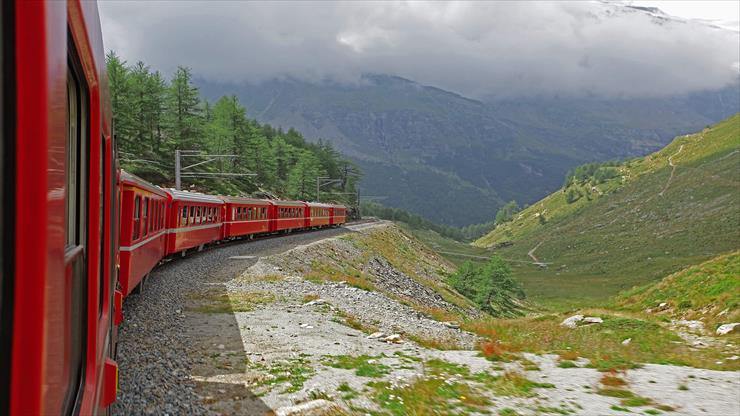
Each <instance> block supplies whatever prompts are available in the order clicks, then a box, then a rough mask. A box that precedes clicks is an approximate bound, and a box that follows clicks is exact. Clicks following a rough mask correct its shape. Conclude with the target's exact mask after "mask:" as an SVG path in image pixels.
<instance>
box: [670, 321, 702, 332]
mask: <svg viewBox="0 0 740 416" xmlns="http://www.w3.org/2000/svg"><path fill="white" fill-rule="evenodd" d="M673 324H674V325H678V326H685V327H686V328H688V329H690V330H692V331H702V330H703V329H704V322H702V321H687V320H684V319H681V320H678V321H673Z"/></svg>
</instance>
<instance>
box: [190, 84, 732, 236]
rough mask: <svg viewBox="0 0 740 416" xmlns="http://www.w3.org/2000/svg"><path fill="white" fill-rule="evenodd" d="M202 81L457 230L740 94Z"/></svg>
mask: <svg viewBox="0 0 740 416" xmlns="http://www.w3.org/2000/svg"><path fill="white" fill-rule="evenodd" d="M198 84H199V87H200V89H201V91H202V92H203V94H204V95H205V96H206V97H211V98H215V97H218V96H220V95H222V94H225V93H228V94H232V93H235V94H236V95H237V96H238V97H239V99H240V100H241V101H242V102H243V103H245V104H246V106H247V109H248V111H249V113H250V115H251V116H254V117H256V118H257V119H258V120H260V121H262V122H267V123H270V124H272V125H274V126H281V127H283V128H289V127H294V128H296V129H297V130H299V131H300V132H302V133H303V134H304V136H306V137H308V138H312V139H318V138H324V139H328V140H330V141H331V142H333V143H334V144H335V146H336V147H337V148H338V149H339V150H340V151H341V152H342V153H344V154H346V155H348V156H350V157H351V158H353V159H354V160H356V161H357V162H358V163H359V165H360V166H361V167H362V168H363V170H364V171H365V173H366V174H365V179H364V182H363V189H364V192H365V194H367V195H382V196H386V197H387V198H386V199H385V200H384V201H383V202H384V203H385V204H388V205H390V206H396V207H401V208H405V209H408V210H410V211H413V212H416V213H418V214H421V215H423V216H425V217H428V218H430V219H432V220H434V221H437V222H442V223H447V224H453V225H464V224H469V223H475V222H483V221H486V220H488V219H489V218H491V217H492V215H493V214H495V211H496V210H497V209H498V208H499V207H500V206H501V205H502V204H503V203H504V202H506V201H509V200H512V199H514V200H517V201H518V202H519V203H520V204H525V203H532V202H534V201H537V200H538V199H540V198H542V197H543V196H544V195H547V193H549V192H552V191H553V190H554V189H556V188H557V187H558V186H560V184H561V178H562V175H563V174H564V173H565V172H566V171H567V170H568V169H569V168H571V167H573V166H575V165H579V164H581V163H584V162H587V161H593V160H608V159H615V158H625V157H633V156H638V155H642V154H645V153H647V152H649V151H653V150H656V149H658V148H660V147H661V146H663V145H664V144H666V143H667V142H668V141H669V140H670V139H671V138H672V137H674V136H676V135H677V134H682V133H686V132H690V131H696V130H697V129H700V128H702V127H704V126H706V125H707V124H711V123H714V122H717V121H719V120H721V119H722V118H724V117H727V116H728V115H730V114H733V113H735V112H737V111H739V110H740V103H738V98H737V86H733V87H728V88H726V89H724V90H721V91H714V92H707V93H701V94H693V95H686V96H680V97H667V98H660V99H597V98H573V97H550V98H547V97H536V98H531V99H517V100H506V101H490V102H486V101H476V100H471V99H468V98H466V97H463V96H460V95H458V94H454V93H451V92H448V91H444V90H441V89H438V88H434V87H429V86H424V85H420V84H418V83H415V82H413V81H410V80H407V79H403V78H399V77H392V76H385V75H367V76H365V77H364V78H363V79H362V80H361V82H359V83H357V84H338V83H331V82H325V83H321V84H311V83H308V82H303V81H297V80H291V79H283V80H273V81H268V82H264V83H262V84H259V85H252V84H238V85H235V84H216V83H212V82H207V81H202V80H201V81H199V82H198ZM430 192H431V193H430ZM461 202H463V203H465V209H464V210H461V209H460V203H461Z"/></svg>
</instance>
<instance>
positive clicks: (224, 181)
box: [106, 51, 359, 205]
mask: <svg viewBox="0 0 740 416" xmlns="http://www.w3.org/2000/svg"><path fill="white" fill-rule="evenodd" d="M106 63H107V70H108V80H109V88H110V94H111V101H112V106H113V125H114V132H115V135H116V139H117V143H118V150H119V159H120V161H121V166H122V167H123V168H124V169H125V170H127V171H129V172H131V173H133V174H135V175H138V176H141V177H142V178H144V179H146V180H148V181H150V182H153V183H156V184H160V185H163V186H173V185H174V182H175V178H174V165H175V160H174V159H175V150H177V149H180V150H195V151H200V152H201V153H202V154H216V155H229V157H223V158H216V160H214V161H212V162H207V163H204V164H202V165H199V166H197V167H194V168H192V169H189V170H188V171H187V172H196V173H199V174H203V173H205V174H210V175H209V176H204V177H198V178H191V177H187V178H184V179H183V189H196V190H200V191H204V192H210V193H217V194H224V195H248V194H255V195H258V196H267V197H279V198H289V199H299V200H307V201H308V200H315V199H316V182H317V177H329V178H332V179H337V181H336V182H334V183H331V184H326V185H323V186H322V187H321V195H322V196H321V200H322V201H335V202H344V203H348V204H350V205H354V204H356V201H355V196H354V194H355V192H356V184H357V181H358V179H359V170H358V168H357V167H356V166H355V165H354V164H352V163H351V162H350V161H348V160H346V159H344V158H343V157H341V155H340V154H339V153H338V152H337V151H336V150H335V149H334V148H333V147H332V146H331V144H330V143H329V142H326V141H322V140H319V141H318V142H316V143H309V142H307V141H306V140H305V138H304V137H303V136H302V135H301V134H300V133H299V132H297V131H296V130H294V129H292V128H291V129H289V130H287V131H283V130H282V129H281V128H274V127H272V126H270V125H269V124H263V123H259V122H257V121H256V120H254V119H250V118H249V117H248V116H247V109H246V108H245V107H244V106H243V105H242V104H241V103H240V102H239V99H238V98H237V97H236V96H235V95H228V96H223V97H221V98H219V99H218V100H216V101H215V102H209V101H207V100H204V99H202V98H201V96H200V93H199V91H198V88H197V87H196V86H195V85H194V83H193V75H192V72H191V70H190V69H189V68H187V67H182V66H181V67H178V68H177V70H176V71H175V72H174V74H172V76H171V77H170V78H169V79H167V78H166V77H164V76H163V75H162V74H161V73H160V72H159V71H156V70H152V69H151V68H150V67H149V66H147V65H146V64H145V63H144V62H141V61H139V62H137V63H136V64H134V65H129V64H127V63H126V61H123V60H122V59H121V58H120V57H119V56H118V55H116V54H115V52H113V51H111V52H109V53H108V54H107V55H106ZM232 156H233V157H232ZM206 160H207V159H206V158H205V157H204V156H202V155H189V156H187V157H185V158H183V159H182V164H183V166H187V165H192V164H195V163H198V162H205V161H206ZM222 173H228V174H231V175H230V176H225V175H224V176H221V175H220V174H222ZM234 174H240V175H244V176H238V175H234ZM247 175H248V176H247Z"/></svg>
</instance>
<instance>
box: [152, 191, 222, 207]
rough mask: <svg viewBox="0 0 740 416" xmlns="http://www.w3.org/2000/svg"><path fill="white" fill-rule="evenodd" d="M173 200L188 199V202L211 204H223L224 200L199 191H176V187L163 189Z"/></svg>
mask: <svg viewBox="0 0 740 416" xmlns="http://www.w3.org/2000/svg"><path fill="white" fill-rule="evenodd" d="M165 191H166V192H167V193H168V194H170V196H172V199H173V200H174V201H190V202H208V203H213V204H223V203H224V201H223V200H221V198H219V197H216V196H213V195H208V194H202V193H200V192H189V191H178V190H177V189H172V188H169V189H166V190H165Z"/></svg>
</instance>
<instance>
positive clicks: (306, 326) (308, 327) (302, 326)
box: [300, 324, 313, 329]
mask: <svg viewBox="0 0 740 416" xmlns="http://www.w3.org/2000/svg"><path fill="white" fill-rule="evenodd" d="M300 327H301V328H306V329H313V327H312V326H311V325H309V324H301V325H300Z"/></svg>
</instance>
